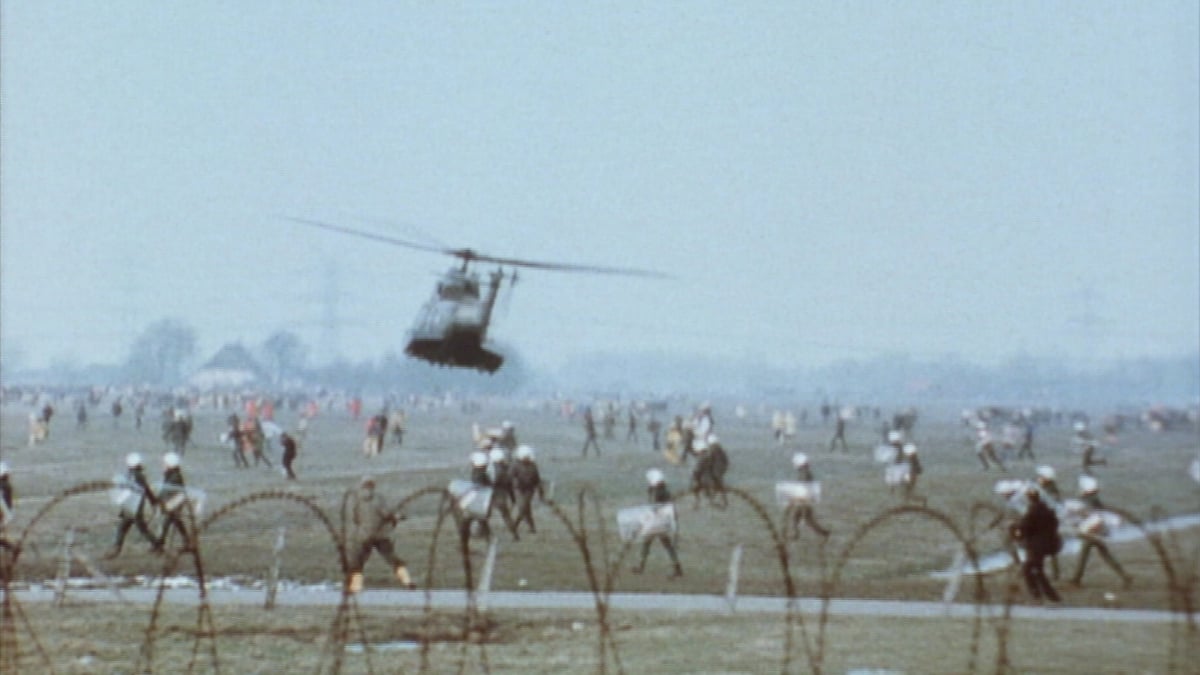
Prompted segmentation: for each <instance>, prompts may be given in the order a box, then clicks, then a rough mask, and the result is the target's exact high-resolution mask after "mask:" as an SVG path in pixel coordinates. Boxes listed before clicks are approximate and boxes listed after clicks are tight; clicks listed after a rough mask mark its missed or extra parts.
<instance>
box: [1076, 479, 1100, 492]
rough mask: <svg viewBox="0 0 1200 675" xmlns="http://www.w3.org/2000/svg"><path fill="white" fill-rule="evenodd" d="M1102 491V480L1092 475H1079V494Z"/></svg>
mask: <svg viewBox="0 0 1200 675" xmlns="http://www.w3.org/2000/svg"><path fill="white" fill-rule="evenodd" d="M1099 491H1100V481H1098V480H1096V479H1095V478H1092V477H1091V476H1080V477H1079V494H1081V495H1090V494H1092V493H1095V492H1099Z"/></svg>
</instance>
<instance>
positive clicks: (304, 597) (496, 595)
mask: <svg viewBox="0 0 1200 675" xmlns="http://www.w3.org/2000/svg"><path fill="white" fill-rule="evenodd" d="M155 595H156V591H155V590H154V589H150V588H132V589H129V588H127V589H122V590H121V597H122V598H123V599H125V600H126V601H128V602H132V603H136V604H150V603H153V602H154V598H155ZM16 596H17V598H18V599H19V600H20V601H21V602H22V603H29V602H51V601H53V599H54V592H53V591H50V590H40V589H39V590H23V591H17V592H16ZM68 597H70V598H71V599H74V600H81V601H87V602H104V601H112V600H115V596H114V595H113V593H112V592H110V591H107V590H99V589H79V590H71V591H69V592H68ZM197 597H198V596H197V594H196V589H194V588H191V589H185V588H178V589H171V590H168V591H167V594H166V599H167V601H169V602H173V603H175V602H178V603H187V604H194V603H195V602H196V601H197ZM263 598H264V594H263V591H261V590H215V591H210V592H209V599H210V601H211V602H212V603H213V604H217V605H254V606H261V605H262V603H263ZM425 599H426V594H425V592H423V591H397V590H369V589H368V590H366V591H364V592H363V593H362V594H361V595H359V598H358V602H359V604H360V605H362V606H369V607H379V606H387V607H412V608H416V607H421V606H423V605H424V603H425ZM429 599H430V602H431V604H432V605H433V606H435V607H448V608H456V607H465V605H466V602H467V595H466V593H464V592H462V591H433V592H432V593H430V594H429ZM482 600H486V606H487V607H488V608H491V609H511V608H529V609H562V610H592V609H593V608H594V607H595V600H594V599H593V597H592V595H591V594H590V593H561V592H537V591H497V592H492V593H489V594H488V595H487V596H486V599H484V598H482V597H481V601H482ZM275 601H276V603H277V604H278V605H281V606H328V607H331V608H332V607H335V606H337V604H338V603H339V602H340V601H341V593H340V592H338V591H336V590H309V589H294V590H281V591H280V592H279V593H278V595H277V596H276V598H275ZM799 603H800V604H799V607H800V610H801V611H802V612H804V613H805V614H809V615H812V614H816V613H817V612H819V611H820V606H821V603H820V600H818V599H816V598H801V599H800V600H799ZM481 604H483V603H482V602H481ZM610 606H611V607H612V608H613V609H616V610H631V611H638V612H647V611H661V612H674V613H693V612H704V613H711V614H730V613H736V614H763V613H767V614H782V613H784V612H786V611H787V599H786V598H780V597H760V596H744V597H740V598H738V599H737V601H736V603H735V605H734V606H733V607H732V609H731V606H730V603H728V602H727V601H726V599H725V598H724V597H722V596H715V595H683V594H665V593H664V594H660V593H614V594H613V595H612V597H611V599H610ZM1003 611H1004V608H1003V607H1002V606H1000V605H985V606H984V607H983V612H984V615H985V616H991V617H994V616H1000V615H1001V614H1002V613H1003ZM975 612H976V607H975V606H974V605H971V604H964V603H950V604H944V603H940V602H913V601H899V600H854V599H838V600H834V601H833V603H832V606H831V608H830V613H831V615H832V616H843V617H844V616H881V617H919V618H940V617H955V618H970V617H973V616H974V615H975ZM1012 616H1013V617H1014V618H1017V619H1034V620H1042V619H1050V620H1055V621H1061V620H1070V621H1117V622H1127V623H1169V622H1172V621H1184V620H1185V615H1183V614H1179V613H1173V612H1165V611H1156V610H1142V609H1101V608H1094V607H1058V608H1047V607H1031V606H1021V605H1017V606H1014V607H1013V608H1012ZM1192 616H1193V619H1194V620H1195V621H1198V622H1200V613H1196V614H1193V615H1192Z"/></svg>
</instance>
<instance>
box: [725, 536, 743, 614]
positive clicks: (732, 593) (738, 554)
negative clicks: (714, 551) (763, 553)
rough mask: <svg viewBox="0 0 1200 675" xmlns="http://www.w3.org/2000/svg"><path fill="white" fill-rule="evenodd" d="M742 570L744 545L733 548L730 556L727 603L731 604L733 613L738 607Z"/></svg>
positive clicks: (726, 585)
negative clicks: (739, 579)
mask: <svg viewBox="0 0 1200 675" xmlns="http://www.w3.org/2000/svg"><path fill="white" fill-rule="evenodd" d="M741 569H742V545H741V544H738V545H737V546H734V547H733V553H732V554H731V555H730V556H729V582H728V583H726V584H725V602H727V603H729V612H730V613H733V611H734V610H735V609H736V606H737V592H738V575H739V574H740V573H741Z"/></svg>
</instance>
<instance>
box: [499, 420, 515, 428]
mask: <svg viewBox="0 0 1200 675" xmlns="http://www.w3.org/2000/svg"><path fill="white" fill-rule="evenodd" d="M500 428H501V429H505V430H507V429H511V428H513V423H512V422H510V421H508V420H504V421H503V422H501V423H500Z"/></svg>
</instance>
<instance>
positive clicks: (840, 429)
mask: <svg viewBox="0 0 1200 675" xmlns="http://www.w3.org/2000/svg"><path fill="white" fill-rule="evenodd" d="M847 417H848V415H845V414H842V413H839V414H838V416H837V420H836V421H835V426H834V429H833V438H831V439H830V440H829V451H830V452H833V451H834V450H835V449H836V448H837V446H838V443H841V445H842V452H846V451H848V450H849V449H850V446H849V445H847V443H846V418H847Z"/></svg>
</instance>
